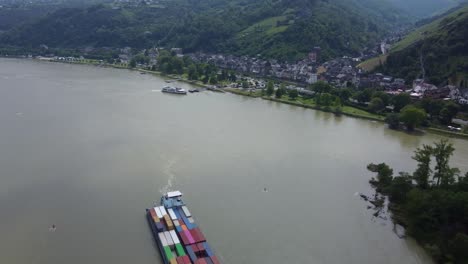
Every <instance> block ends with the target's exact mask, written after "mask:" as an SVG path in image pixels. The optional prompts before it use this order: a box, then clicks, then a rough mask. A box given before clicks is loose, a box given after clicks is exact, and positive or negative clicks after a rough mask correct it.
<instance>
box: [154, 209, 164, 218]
mask: <svg viewBox="0 0 468 264" xmlns="http://www.w3.org/2000/svg"><path fill="white" fill-rule="evenodd" d="M154 210H155V211H156V215H157V216H158V218H159V219H161V218H162V217H163V216H162V213H161V210H160V209H159V207H155V208H154Z"/></svg>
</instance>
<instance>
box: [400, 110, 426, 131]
mask: <svg viewBox="0 0 468 264" xmlns="http://www.w3.org/2000/svg"><path fill="white" fill-rule="evenodd" d="M426 117H427V114H426V111H424V109H421V108H417V107H415V106H413V105H407V106H405V108H403V109H402V110H401V113H400V120H401V122H403V123H404V124H405V126H406V129H407V130H409V131H412V130H414V128H416V127H418V126H419V125H421V124H422V122H423V121H424V120H425V119H426Z"/></svg>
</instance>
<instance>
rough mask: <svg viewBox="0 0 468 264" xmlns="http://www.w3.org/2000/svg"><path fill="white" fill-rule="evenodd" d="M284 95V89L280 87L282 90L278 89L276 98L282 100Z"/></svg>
mask: <svg viewBox="0 0 468 264" xmlns="http://www.w3.org/2000/svg"><path fill="white" fill-rule="evenodd" d="M283 94H284V89H283V88H281V87H280V88H278V89H276V92H275V97H276V98H281V97H282V96H283Z"/></svg>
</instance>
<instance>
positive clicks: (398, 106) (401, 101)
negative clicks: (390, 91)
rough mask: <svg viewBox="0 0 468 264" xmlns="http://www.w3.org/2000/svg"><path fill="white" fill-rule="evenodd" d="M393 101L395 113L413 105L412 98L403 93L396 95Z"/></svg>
mask: <svg viewBox="0 0 468 264" xmlns="http://www.w3.org/2000/svg"><path fill="white" fill-rule="evenodd" d="M391 101H392V104H393V107H394V108H393V110H394V111H395V112H400V111H401V110H402V109H403V108H404V107H405V106H407V105H409V104H410V103H411V96H410V95H409V94H407V93H401V94H398V95H395V96H394V97H393V98H392V100H391Z"/></svg>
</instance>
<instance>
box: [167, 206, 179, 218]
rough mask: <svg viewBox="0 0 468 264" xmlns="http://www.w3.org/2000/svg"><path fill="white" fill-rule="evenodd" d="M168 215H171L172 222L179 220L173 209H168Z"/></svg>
mask: <svg viewBox="0 0 468 264" xmlns="http://www.w3.org/2000/svg"><path fill="white" fill-rule="evenodd" d="M167 213H168V214H169V216H170V217H171V219H172V220H177V216H176V215H175V213H174V210H172V208H169V209H167Z"/></svg>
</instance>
